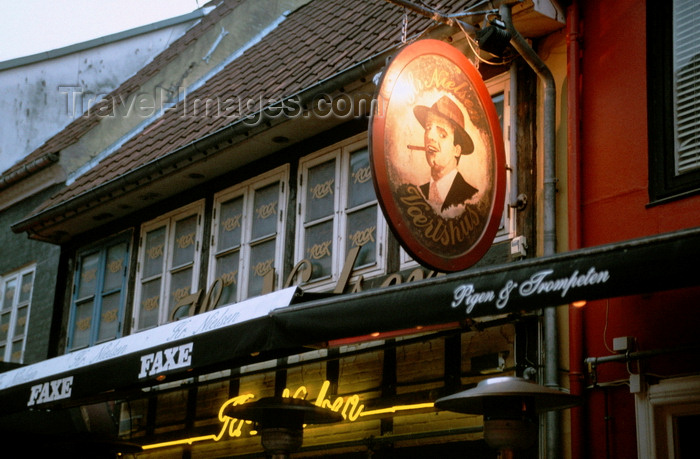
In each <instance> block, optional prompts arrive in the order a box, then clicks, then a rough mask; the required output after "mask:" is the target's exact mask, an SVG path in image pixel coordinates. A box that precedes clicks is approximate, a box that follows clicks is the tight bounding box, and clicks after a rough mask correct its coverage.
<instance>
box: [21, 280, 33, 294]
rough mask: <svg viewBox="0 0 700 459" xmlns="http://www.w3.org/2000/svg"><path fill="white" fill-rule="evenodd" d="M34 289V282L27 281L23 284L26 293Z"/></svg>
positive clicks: (23, 290)
mask: <svg viewBox="0 0 700 459" xmlns="http://www.w3.org/2000/svg"><path fill="white" fill-rule="evenodd" d="M31 291H32V283H31V282H27V283H26V284H24V285H22V292H24V293H29V292H31Z"/></svg>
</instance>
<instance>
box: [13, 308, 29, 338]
mask: <svg viewBox="0 0 700 459" xmlns="http://www.w3.org/2000/svg"><path fill="white" fill-rule="evenodd" d="M27 313H29V307H28V306H22V307H21V308H18V309H17V315H16V317H15V329H14V333H13V335H14V336H13V338H17V337H18V336H22V335H24V331H25V330H26V327H27Z"/></svg>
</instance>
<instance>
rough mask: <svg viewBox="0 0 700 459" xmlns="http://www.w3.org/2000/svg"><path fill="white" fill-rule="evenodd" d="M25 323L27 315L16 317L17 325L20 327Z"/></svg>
mask: <svg viewBox="0 0 700 459" xmlns="http://www.w3.org/2000/svg"><path fill="white" fill-rule="evenodd" d="M26 323H27V316H22V317H20V318H19V319H17V325H19V326H20V327H22V328H24V325H25V324H26Z"/></svg>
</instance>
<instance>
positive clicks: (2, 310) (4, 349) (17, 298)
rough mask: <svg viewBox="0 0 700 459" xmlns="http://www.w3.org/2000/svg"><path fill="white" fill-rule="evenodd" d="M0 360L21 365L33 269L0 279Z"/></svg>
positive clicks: (32, 284)
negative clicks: (0, 282)
mask: <svg viewBox="0 0 700 459" xmlns="http://www.w3.org/2000/svg"><path fill="white" fill-rule="evenodd" d="M0 281H2V284H1V285H0V295H2V296H0V360H1V361H3V362H13V363H23V359H24V346H25V343H26V337H27V324H28V323H29V305H30V304H31V302H32V289H33V286H34V267H33V266H32V267H30V268H25V269H22V270H20V271H17V272H14V273H11V274H8V275H7V276H2V277H0Z"/></svg>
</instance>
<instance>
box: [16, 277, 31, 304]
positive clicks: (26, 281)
mask: <svg viewBox="0 0 700 459" xmlns="http://www.w3.org/2000/svg"><path fill="white" fill-rule="evenodd" d="M33 283H34V272H33V271H32V272H30V273H27V274H24V275H23V276H22V291H21V292H20V293H19V304H26V303H28V302H29V298H30V297H31V296H32V284H33Z"/></svg>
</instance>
